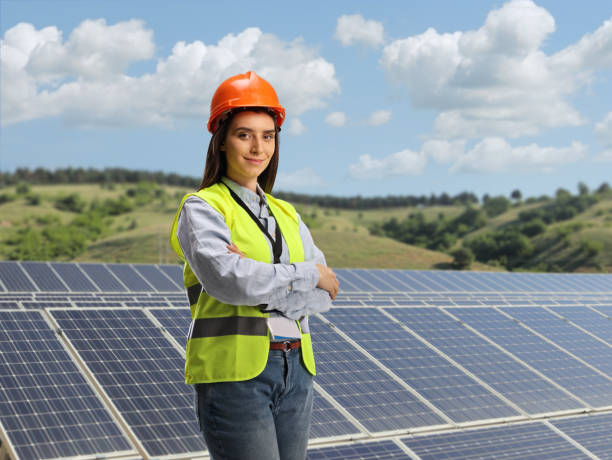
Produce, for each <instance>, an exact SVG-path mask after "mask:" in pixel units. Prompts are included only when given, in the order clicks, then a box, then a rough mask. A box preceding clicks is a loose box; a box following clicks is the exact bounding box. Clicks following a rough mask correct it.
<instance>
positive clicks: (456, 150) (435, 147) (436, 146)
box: [422, 139, 466, 164]
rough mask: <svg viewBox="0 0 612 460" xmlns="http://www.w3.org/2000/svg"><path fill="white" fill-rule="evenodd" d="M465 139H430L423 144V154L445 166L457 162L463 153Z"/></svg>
mask: <svg viewBox="0 0 612 460" xmlns="http://www.w3.org/2000/svg"><path fill="white" fill-rule="evenodd" d="M465 143H466V142H465V139H456V140H453V141H447V140H445V139H430V140H427V141H425V142H424V143H423V147H422V151H423V153H424V154H425V155H426V156H428V157H431V158H433V159H434V161H436V162H437V163H442V164H447V163H453V162H455V161H457V160H458V159H459V158H461V156H462V155H463V153H464V151H465Z"/></svg>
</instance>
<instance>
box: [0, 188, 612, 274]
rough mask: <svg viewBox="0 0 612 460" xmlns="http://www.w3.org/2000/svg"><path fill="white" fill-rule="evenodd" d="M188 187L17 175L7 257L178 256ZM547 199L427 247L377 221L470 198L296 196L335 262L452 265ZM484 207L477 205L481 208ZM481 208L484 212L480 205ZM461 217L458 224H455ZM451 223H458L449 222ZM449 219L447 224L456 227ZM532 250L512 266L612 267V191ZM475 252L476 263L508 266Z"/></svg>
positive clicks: (1, 253)
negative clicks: (177, 219) (359, 206)
mask: <svg viewBox="0 0 612 460" xmlns="http://www.w3.org/2000/svg"><path fill="white" fill-rule="evenodd" d="M187 191H188V188H187V187H179V186H169V185H155V184H153V183H150V182H149V183H147V182H140V183H136V184H112V183H106V184H102V185H98V184H62V185H24V184H21V185H11V186H7V187H3V188H0V258H1V259H4V260H6V259H30V260H64V261H68V260H71V261H95V262H137V263H175V262H177V259H176V257H175V256H174V253H173V252H172V250H171V248H170V247H169V244H168V235H169V231H170V226H171V223H172V220H173V218H174V213H175V211H176V208H177V206H178V203H179V201H180V198H181V197H182V195H183V194H184V193H186V192H187ZM547 203H548V206H550V202H531V203H518V204H514V205H512V206H510V207H509V208H508V209H506V210H505V211H504V212H501V213H500V214H499V215H497V216H494V217H486V218H485V220H484V225H481V226H479V227H477V228H473V229H472V228H470V229H469V231H467V232H464V233H462V234H460V233H461V232H462V231H464V230H465V229H466V228H468V227H465V226H464V227H457V225H455V227H454V228H455V230H457V228H459V230H457V231H458V232H459V233H458V234H457V235H459V236H454V237H453V238H451V239H449V240H448V241H446V240H444V241H446V242H447V243H449V242H450V243H452V244H450V243H449V245H448V247H446V248H445V249H443V250H430V249H427V248H426V247H418V246H427V244H429V243H430V241H429V240H428V237H429V236H431V235H426V236H428V237H426V238H424V239H421V240H419V241H420V242H417V243H416V245H414V244H406V243H405V242H402V241H400V240H401V239H402V238H398V237H395V238H391V237H389V235H388V234H385V232H381V231H378V232H376V231H375V232H374V233H375V234H372V231H371V230H372V228H373V227H377V228H378V229H379V230H380V229H381V228H383V227H384V224H385V223H388V222H389V221H390V220H392V219H394V220H395V221H396V223H399V224H401V223H402V222H404V221H406V220H407V219H408V216H411V215H412V216H414V215H416V214H421V215H422V220H423V222H424V223H425V224H428V223H431V222H437V224H436V225H437V226H438V227H440V225H441V224H439V223H441V222H442V223H445V225H450V224H452V222H454V220H457V219H462V214H463V213H464V210H465V209H466V208H465V205H448V206H439V205H438V206H419V207H395V208H377V209H363V210H354V209H331V208H324V207H320V206H315V205H307V204H298V205H297V208H298V211H299V212H300V215H301V216H302V218H303V219H304V220H305V221H306V223H307V224H308V225H309V227H310V228H311V230H312V234H313V237H314V239H315V242H316V244H317V245H318V246H319V247H320V248H321V249H322V250H323V252H324V253H325V254H326V258H327V262H328V264H329V265H330V266H333V267H363V268H400V269H441V268H451V262H452V257H451V256H450V255H448V253H449V252H450V251H451V250H452V249H456V248H459V247H461V246H462V245H463V246H465V244H466V242H469V241H470V240H471V239H474V238H476V237H478V236H479V235H480V236H486V235H491V234H492V233H493V232H498V231H501V230H503V229H507V228H519V227H520V225H523V224H524V222H522V221H521V217H522V218H523V219H524V218H525V216H524V215H523V214H522V213H525V212H528V211H532V212H533V211H534V210H535V211H537V212H540V211H538V210H540V208H542V207H544V206H546V205H547ZM479 208H481V207H480V206H478V205H474V209H479ZM481 214H482V213H481ZM453 225H454V224H453ZM451 227H452V226H451ZM451 227H448V228H451ZM529 241H530V244H531V245H532V247H533V248H532V250H531V252H530V253H529V254H528V256H526V257H525V258H524V260H522V261H521V265H520V266H517V267H515V269H532V270H533V269H535V270H563V271H610V270H611V268H612V197H611V196H608V195H602V196H599V197H598V199H597V201H596V203H595V204H592V205H590V206H588V207H587V209H585V210H583V211H581V212H579V213H576V214H575V215H573V216H571V218H567V219H563V220H561V221H555V222H550V223H547V224H546V225H545V226H544V228H543V229H541V232H540V233H538V234H537V235H534V236H532V237H530V238H529ZM493 262H495V263H493V264H492V265H490V264H489V265H487V264H484V263H480V262H474V263H473V264H472V267H471V268H472V269H475V270H499V269H504V266H503V263H500V262H499V261H498V260H494V261H493Z"/></svg>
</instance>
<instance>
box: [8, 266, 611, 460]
mask: <svg viewBox="0 0 612 460" xmlns="http://www.w3.org/2000/svg"><path fill="white" fill-rule="evenodd" d="M23 264H24V265H23V267H26V266H27V267H29V268H28V271H27V272H26V271H25V270H24V268H22V265H21V263H16V262H0V310H2V311H0V313H1V314H8V313H11V314H25V315H34V317H35V318H37V319H36V322H40V321H42V322H40V328H42V329H44V330H45V331H46V333H48V334H50V337H46V336H45V337H44V339H40V338H38V337H37V336H36V334H32V333H31V332H30V331H31V329H32V327H31V326H27V327H24V329H23V330H22V331H16V332H14V333H13V334H14V335H13V336H11V338H10V339H7V340H5V338H6V337H7V335H6V333H5V331H4V325H5V319H4V318H3V317H2V316H0V439H2V440H3V441H4V445H2V446H0V449H2V451H1V452H0V456H2V455H4V454H5V453H6V452H7V451H8V453H9V456H10V457H11V458H13V457H14V458H15V459H16V460H23V459H25V458H41V457H44V456H48V457H49V458H58V457H61V458H64V456H68V457H70V456H71V457H75V456H76V457H81V458H83V457H85V458H92V457H100V458H102V457H104V458H111V457H112V458H115V457H121V458H125V457H142V456H144V457H145V458H161V457H165V456H170V457H172V458H185V457H194V456H202V455H205V445H204V441H203V439H202V436H201V434H200V433H199V430H198V426H197V421H196V417H195V413H194V409H193V391H192V389H191V388H189V386H187V385H185V384H184V381H183V371H184V352H183V351H182V349H183V347H184V345H185V338H186V334H187V331H188V330H189V326H190V323H191V315H190V311H189V308H188V305H187V300H186V296H185V294H184V289H182V287H181V286H182V283H183V281H182V268H181V267H180V266H179V265H121V264H111V265H106V264H84V263H79V264H73V263H55V262H53V263H29V262H26V263H23ZM110 267H112V271H111V268H110ZM32 276H34V277H36V279H40V280H41V286H36V285H34V284H33V283H32V280H31V277H32ZM338 276H339V278H340V279H341V283H342V284H341V289H342V291H341V293H340V294H339V295H338V297H337V298H336V300H335V301H334V307H333V308H332V309H331V310H330V311H329V312H327V313H325V314H323V315H322V316H320V317H313V318H311V329H312V331H313V335H312V337H313V342H314V348H315V356H316V361H317V371H318V375H317V376H316V378H315V397H314V407H313V416H312V425H311V431H310V438H311V449H310V451H309V458H338V459H340V458H342V459H345V458H346V459H352V458H355V459H356V458H364V459H374V458H377V459H378V458H416V454H415V452H416V453H418V454H419V455H421V457H420V458H430V457H431V456H433V457H436V458H440V457H441V456H444V455H447V454H448V458H451V459H452V458H476V457H479V456H481V457H486V456H493V457H495V458H497V457H503V458H516V457H517V456H518V457H520V458H530V457H532V458H547V457H550V458H557V457H559V456H560V457H561V458H570V457H571V458H574V457H576V458H580V457H581V456H582V455H583V454H585V453H588V452H587V451H586V449H589V450H590V451H591V452H593V454H594V455H597V456H598V457H599V458H612V457H610V456H609V454H608V452H610V451H612V446H610V440H609V439H608V438H611V437H610V436H609V433H610V432H612V426H611V425H612V410H611V409H610V408H611V407H612V399H611V398H612V396H611V395H612V391H611V382H612V376H611V375H610V372H609V368H608V367H606V366H612V351H611V349H612V347H611V346H610V345H611V344H610V340H611V337H612V327H611V326H612V319H610V318H612V276H610V275H596V276H595V275H587V274H580V275H575V274H533V273H502V272H481V273H479V272H452V271H402V270H365V269H341V270H338ZM120 279H121V280H120ZM122 281H123V282H122ZM58 283H59V284H58ZM39 288H40V289H39ZM71 305H72V306H71ZM398 305H399V306H402V307H398ZM483 305H492V306H497V307H499V308H497V309H492V308H486V307H483ZM73 306H76V308H74V307H73ZM80 306H83V307H87V308H86V309H82V308H80ZM107 306H116V307H117V308H116V309H113V310H110V309H108V308H106V307H107ZM544 306H545V307H544ZM58 307H61V309H60V308H58ZM131 307H135V308H131ZM177 307H178V308H177ZM101 308H104V309H101ZM35 309H36V310H39V311H34V310H35ZM42 309H45V311H40V310H42ZM501 312H503V314H502V313H501ZM508 314H509V315H510V316H512V317H513V319H510V318H508V316H506V315H508ZM48 316H50V317H51V318H52V320H50V321H57V323H58V324H59V328H60V330H61V331H62V332H61V334H62V335H58V334H57V332H54V331H53V329H52V327H50V326H49V324H50V323H48V322H47V321H45V320H44V318H47V317H48ZM389 316H391V318H390V317H389ZM559 316H561V317H562V318H559ZM393 318H395V319H397V321H396V320H395V319H393ZM24 321H26V322H27V319H26V320H24ZM330 321H331V323H333V324H332V325H330V324H328V322H330ZM398 321H401V324H398ZM6 324H11V322H10V321H9V322H8V323H6ZM531 329H533V330H534V331H533V332H532V331H531ZM36 333H38V332H36ZM30 336H32V337H35V339H36V340H38V341H43V340H44V341H45V343H47V342H48V343H49V346H51V347H55V346H60V347H61V349H62V353H64V354H65V357H64V358H65V359H66V360H67V362H70V363H71V366H72V368H73V369H74V370H76V372H77V373H78V375H79V376H80V378H81V379H82V380H81V381H77V386H79V385H80V384H81V383H83V382H84V383H85V385H86V386H87V387H88V388H89V391H90V392H91V397H92V398H94V399H95V401H97V403H98V404H100V407H101V408H102V409H103V410H104V411H105V412H104V413H105V414H106V417H107V419H105V420H110V421H111V424H112V426H114V427H115V429H116V430H118V431H119V434H120V436H119V438H117V439H121V440H122V441H121V442H124V443H127V448H125V449H124V448H123V447H117V445H114V446H111V447H109V448H108V449H107V450H106V451H103V450H104V449H106V448H104V449H99V447H95V449H99V450H100V451H92V450H91V449H90V450H87V449H85V450H84V449H83V446H82V445H81V444H80V442H81V440H82V439H85V440H87V442H90V443H91V439H94V438H95V439H98V438H97V437H96V436H98V437H100V436H101V435H100V431H99V430H98V428H95V427H96V423H93V424H89V425H92V427H91V428H84V427H85V425H88V424H87V423H83V421H82V418H83V417H84V416H79V419H78V420H79V423H72V422H71V425H70V427H67V426H65V425H63V424H62V423H61V422H63V420H64V418H65V417H67V416H64V414H67V413H68V412H69V410H68V408H70V407H72V408H74V407H75V405H77V404H80V403H79V401H78V398H75V397H74V393H67V392H70V391H72V390H66V389H62V390H61V391H64V393H57V392H56V389H55V387H57V386H63V387H66V388H70V387H71V386H72V384H71V383H70V382H69V381H68V380H66V379H67V378H72V377H71V376H72V374H71V373H65V372H64V373H62V369H63V367H62V366H64V361H62V359H60V358H57V359H56V361H58V363H59V364H54V362H53V360H46V361H44V363H43V362H40V361H35V360H34V361H32V365H31V366H33V368H34V371H32V370H28V368H27V367H26V363H25V361H26V360H30V356H32V358H35V357H36V356H38V355H34V354H24V353H22V355H21V357H22V359H23V360H24V362H23V363H21V362H12V361H11V365H10V366H11V368H13V367H14V369H12V370H13V372H14V373H15V374H16V375H20V376H24V377H22V378H20V381H19V384H20V385H22V382H23V381H25V382H27V381H28V379H34V380H35V381H36V382H39V380H40V379H44V378H46V379H48V380H49V379H50V380H51V383H52V384H53V385H55V386H53V385H52V386H50V387H48V386H45V387H43V386H40V385H39V383H37V385H38V387H37V386H36V385H34V386H32V385H25V387H24V388H21V387H19V388H18V389H19V390H20V391H33V392H34V393H33V394H34V396H36V397H38V396H40V395H41V394H42V395H43V397H42V398H39V399H42V400H45V398H46V399H48V400H49V401H50V403H49V404H51V407H50V408H49V407H46V408H44V407H43V406H42V405H41V404H42V403H40V402H38V399H36V398H35V397H32V398H31V401H35V404H34V403H30V402H28V403H29V404H34V405H33V407H34V409H36V410H38V411H39V412H41V413H40V414H35V415H31V414H30V413H28V412H27V411H26V412H24V415H25V416H24V417H22V419H21V420H22V421H23V423H22V425H21V426H19V427H16V426H14V425H10V422H8V425H7V424H5V422H4V420H5V419H6V418H7V417H4V418H3V416H4V412H5V409H6V407H8V406H7V405H6V404H7V402H6V401H5V400H3V399H2V395H3V393H2V390H3V389H4V384H5V383H10V382H8V380H2V379H3V378H4V376H5V374H6V375H7V377H6V378H8V375H9V374H7V373H6V372H5V369H7V368H6V366H5V367H1V366H2V365H3V361H2V360H3V359H5V357H6V356H9V357H12V356H13V355H11V354H10V353H13V352H14V350H13V348H15V346H16V345H15V344H20V345H19V346H21V344H22V343H29V338H30ZM169 336H172V337H173V338H174V339H176V340H171V339H170V337H169ZM8 344H10V345H8ZM65 344H67V345H66V346H67V347H69V348H70V352H69V353H67V352H66V348H65ZM11 346H12V347H13V348H10V347H11ZM33 346H34V347H35V350H29V349H28V350H27V351H28V352H30V351H32V352H33V353H34V352H37V351H38V350H39V349H40V350H42V352H43V356H46V355H44V353H47V352H46V351H45V349H44V347H43V346H40V347H39V346H38V345H37V344H36V343H34V344H33ZM17 348H18V347H17ZM53 353H55V350H54V351H53ZM71 356H72V359H73V360H72V361H71ZM66 365H67V364H66ZM41 366H43V367H44V371H43V372H42V373H41V375H42V376H43V377H39V376H38V370H39V369H40V367H41ZM58 366H59V367H58ZM79 368H82V370H79ZM45 376H47V377H45ZM7 388H13V387H10V386H8V387H7ZM31 388H33V389H31ZM14 390H15V388H13V389H12V390H11V397H12V398H13V400H14V401H17V402H18V403H19V404H21V401H22V399H18V398H17V396H15V395H18V393H16V392H15V391H14ZM58 391H59V390H58ZM78 391H82V390H81V389H80V387H79V390H78ZM96 392H99V393H100V395H102V397H99V396H97V395H96V394H97V393H96ZM11 401H12V400H10V401H9V402H11ZM3 404H4V405H3ZM87 404H89V403H87ZM593 408H595V413H589V412H591V411H592V410H593ZM11 410H12V411H13V412H15V411H18V410H19V408H18V406H15V407H14V408H13V409H11ZM583 412H587V413H589V414H588V415H583ZM578 414H580V415H578ZM532 416H535V417H537V418H538V419H540V418H541V421H538V422H534V421H530V420H529V419H530V418H531V417H532ZM551 417H554V418H551ZM58 420H59V421H58ZM69 420H72V419H69ZM113 420H114V421H113ZM45 423H46V424H47V425H48V427H45V428H44V429H45V430H46V431H44V432H43V431H41V430H42V428H41V424H45ZM54 423H55V425H54ZM483 425H486V426H487V428H483ZM26 426H27V429H26V428H25V427H26ZM73 426H74V427H77V429H81V430H83V431H82V432H78V433H80V434H79V435H78V436H76V437H75V438H74V439H70V440H69V441H68V442H69V443H72V444H74V445H76V446H77V448H76V451H75V452H76V453H75V452H72V453H71V452H69V451H68V450H65V451H64V450H62V449H67V448H66V447H65V445H64V444H62V443H63V442H64V438H63V437H66V436H68V435H67V434H66V433H69V432H70V433H71V430H72V427H73ZM476 426H479V427H480V428H476ZM467 427H470V428H467ZM58 429H59V431H58ZM123 429H125V430H128V429H129V430H130V433H131V434H130V436H132V438H131V439H132V441H129V440H128V439H127V438H126V437H125V436H124V434H125V433H124V432H123V431H122V430H123ZM506 429H508V430H509V431H506ZM62 430H64V433H63V434H62ZM491 430H493V431H491ZM421 432H423V433H421ZM425 432H427V433H429V434H425ZM83 433H85V435H83ZM416 433H421V434H416ZM408 434H410V435H409V436H407V435H408ZM81 435H82V436H81ZM457 435H461V436H460V438H457V437H456V436H457ZM79 436H81V437H79ZM83 436H84V438H83ZM398 436H405V439H403V441H405V442H406V444H404V443H402V442H400V440H399V438H398ZM24 437H27V439H28V442H27V443H25V444H23V443H21V445H25V446H27V448H28V449H30V451H28V452H27V454H25V455H27V456H24V455H22V454H20V453H16V452H15V449H14V446H13V439H14V438H15V439H16V440H17V441H18V442H16V443H15V446H16V445H19V442H21V441H22V440H23V439H24ZM50 439H53V440H54V442H55V443H54V444H53V446H51V444H50V442H49V440H50ZM430 439H431V440H432V441H431V442H430V444H427V443H425V441H426V440H430ZM491 439H493V440H495V442H494V447H493V448H490V447H489V448H485V446H487V444H486V443H488V442H489V440H491ZM611 439H612V438H611ZM58 440H59V441H58ZM483 440H484V441H483ZM115 441H116V442H119V441H117V440H115ZM408 441H410V442H417V441H418V442H419V443H423V445H421V447H418V449H424V450H419V451H418V452H417V450H416V449H417V448H415V449H413V448H412V447H410V444H408ZM447 441H448V442H447ZM428 442H429V441H428ZM130 443H133V444H130ZM419 445H420V444H419ZM423 446H425V447H423ZM427 446H434V447H433V448H434V450H431V451H430V450H428V449H429V447H427ZM517 446H518V447H517ZM568 446H569V447H568ZM436 448H441V450H440V451H439V452H438V451H435V449H436ZM52 449H56V450H55V451H53V452H52ZM95 449H94V450H95ZM118 449H119V450H118ZM445 449H446V450H445ZM581 449H582V450H581ZM48 452H50V453H49V454H48V455H47V453H48ZM58 452H59V453H58ZM483 452H484V453H483ZM574 454H575V455H574ZM37 456H38V457H37Z"/></svg>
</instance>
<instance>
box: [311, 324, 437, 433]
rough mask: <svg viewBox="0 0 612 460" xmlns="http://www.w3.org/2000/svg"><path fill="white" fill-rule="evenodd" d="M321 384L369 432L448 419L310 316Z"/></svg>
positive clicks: (434, 422) (429, 423) (428, 423)
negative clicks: (435, 411) (443, 417)
mask: <svg viewBox="0 0 612 460" xmlns="http://www.w3.org/2000/svg"><path fill="white" fill-rule="evenodd" d="M310 323H311V329H312V331H313V333H312V336H313V344H314V348H315V356H316V357H317V383H318V384H319V385H320V386H321V388H322V389H323V390H325V391H326V392H327V393H328V394H329V395H330V396H332V397H333V398H334V399H335V400H336V401H338V403H339V404H340V405H341V406H342V407H344V408H345V409H346V410H347V411H348V412H349V413H350V414H351V415H352V416H353V417H355V418H356V419H357V420H359V422H360V423H361V424H363V425H364V426H365V427H366V428H367V429H368V430H369V431H371V432H377V431H388V430H398V429H408V428H414V427H418V426H424V425H437V424H444V423H445V421H444V420H443V419H442V418H441V417H440V416H439V415H437V414H436V413H434V412H433V411H432V410H431V409H430V408H429V407H427V406H426V405H425V404H423V403H422V402H420V401H419V400H417V398H416V397H415V396H414V395H413V394H412V393H411V392H410V391H408V390H407V389H406V388H404V387H403V386H402V385H400V384H399V383H398V382H397V381H396V380H394V379H393V378H392V377H390V376H389V375H388V374H386V373H385V372H384V371H383V370H382V369H380V368H379V367H378V366H377V365H376V364H375V363H373V362H372V361H371V360H369V359H368V358H367V357H366V356H365V355H363V354H362V353H361V352H359V351H358V350H357V349H355V348H354V347H353V346H352V345H351V344H350V343H348V342H347V341H346V340H344V339H343V338H342V337H341V336H340V335H338V334H337V333H336V332H334V331H333V330H332V328H331V327H329V326H327V325H325V324H324V323H323V322H322V321H321V320H319V319H318V318H316V317H311V318H310Z"/></svg>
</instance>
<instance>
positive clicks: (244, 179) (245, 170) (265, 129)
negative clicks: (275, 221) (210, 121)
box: [221, 112, 276, 191]
mask: <svg viewBox="0 0 612 460" xmlns="http://www.w3.org/2000/svg"><path fill="white" fill-rule="evenodd" d="M275 145H276V140H275V132H274V120H273V119H272V117H271V116H270V115H268V114H267V113H264V112H238V113H237V114H236V115H235V116H234V117H233V118H232V120H231V122H230V126H229V129H228V131H227V137H226V138H225V142H223V144H221V151H222V152H224V153H225V158H226V160H227V171H226V175H227V177H229V178H230V179H232V180H233V181H234V182H237V183H238V184H240V185H242V186H244V187H247V188H249V189H251V190H253V191H255V190H256V185H257V178H258V177H259V175H260V174H261V173H262V172H263V171H264V170H265V169H266V168H267V166H268V163H270V159H271V158H272V156H273V155H274V147H275Z"/></svg>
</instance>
